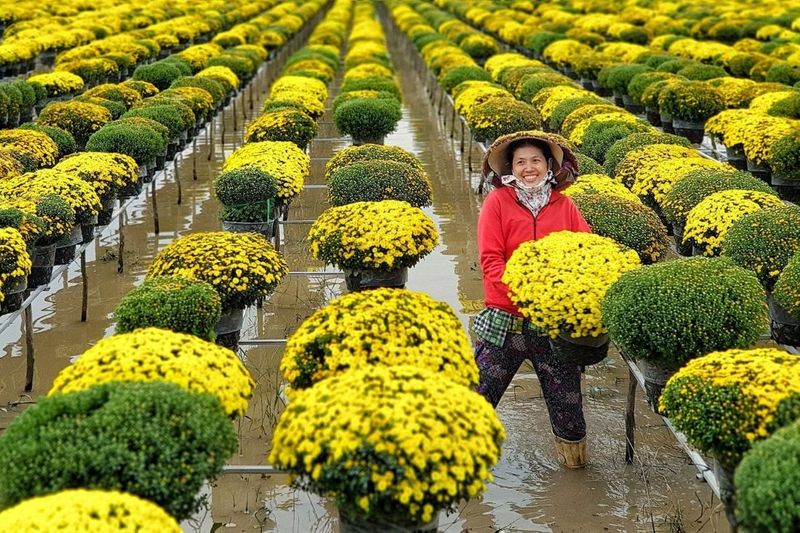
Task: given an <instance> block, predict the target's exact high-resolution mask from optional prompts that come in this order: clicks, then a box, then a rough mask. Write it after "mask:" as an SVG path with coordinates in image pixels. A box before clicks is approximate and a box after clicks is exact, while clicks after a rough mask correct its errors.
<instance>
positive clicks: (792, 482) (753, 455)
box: [734, 421, 800, 533]
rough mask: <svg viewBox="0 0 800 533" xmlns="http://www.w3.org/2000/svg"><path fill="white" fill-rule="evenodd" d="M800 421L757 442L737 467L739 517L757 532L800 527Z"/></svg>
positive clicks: (772, 532)
mask: <svg viewBox="0 0 800 533" xmlns="http://www.w3.org/2000/svg"><path fill="white" fill-rule="evenodd" d="M798 464H800V421H797V422H795V423H793V424H792V425H790V426H788V427H785V428H782V429H780V430H778V431H776V432H775V433H774V434H773V435H772V436H771V437H770V438H768V439H766V440H764V441H762V442H758V443H756V444H755V445H754V446H753V448H752V449H751V450H750V451H749V452H748V453H747V454H745V456H744V458H743V459H742V462H741V463H740V464H739V467H738V468H737V469H736V474H735V478H734V485H735V486H736V518H737V519H738V520H739V525H740V527H741V528H742V529H744V530H746V531H751V532H753V533H792V532H794V531H798V530H800V505H798V502H800V469H799V468H798V467H797V465H798Z"/></svg>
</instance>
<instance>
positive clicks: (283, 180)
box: [222, 141, 311, 203]
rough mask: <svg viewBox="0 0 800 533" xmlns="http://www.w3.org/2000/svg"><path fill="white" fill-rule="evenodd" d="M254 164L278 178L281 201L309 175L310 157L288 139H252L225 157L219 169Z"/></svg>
mask: <svg viewBox="0 0 800 533" xmlns="http://www.w3.org/2000/svg"><path fill="white" fill-rule="evenodd" d="M246 166H254V167H256V168H259V169H261V170H263V171H264V172H266V173H267V174H270V175H271V176H273V177H274V178H275V179H276V180H277V182H278V198H279V199H280V200H282V201H284V202H287V203H288V202H289V201H291V199H292V198H294V197H295V196H297V195H298V194H300V192H301V191H302V190H303V183H304V182H305V180H306V178H308V175H309V172H310V168H311V159H310V158H309V157H308V155H306V154H305V153H304V152H303V151H302V150H300V148H298V147H297V145H295V144H294V143H291V142H288V141H262V142H251V143H247V144H245V145H244V146H241V147H239V148H237V149H236V150H234V151H233V153H232V154H231V155H230V156H229V157H228V158H227V159H226V160H225V163H223V165H222V171H223V172H226V171H228V170H234V169H237V168H241V167H246Z"/></svg>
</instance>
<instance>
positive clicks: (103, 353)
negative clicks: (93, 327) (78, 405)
mask: <svg viewBox="0 0 800 533" xmlns="http://www.w3.org/2000/svg"><path fill="white" fill-rule="evenodd" d="M110 381H168V382H170V383H175V384H176V385H179V386H180V387H182V388H184V389H186V390H188V391H191V392H208V393H210V394H213V395H214V396H216V397H217V399H219V401H220V403H221V404H222V407H223V408H224V409H225V412H226V413H227V414H228V415H230V416H237V415H241V414H244V412H245V410H246V409H247V402H248V401H249V399H250V397H251V396H252V395H253V387H254V382H253V378H252V377H250V373H249V372H248V371H247V369H246V368H245V366H244V365H243V364H242V361H241V360H240V359H239V357H238V356H237V355H236V354H235V353H233V352H232V351H231V350H229V349H227V348H223V347H222V346H217V345H216V344H213V343H211V342H208V341H204V340H202V339H200V338H198V337H195V336H194V335H189V334H186V333H176V332H173V331H168V330H165V329H158V328H144V329H137V330H136V331H133V332H131V333H122V334H119V335H114V336H112V337H107V338H105V339H101V340H100V341H98V342H97V344H95V345H94V346H92V347H91V348H89V349H88V350H86V351H85V352H83V354H81V355H80V357H78V360H77V361H76V362H75V363H74V364H72V365H69V366H68V367H65V368H64V369H63V370H62V371H61V372H59V373H58V375H57V376H56V378H55V380H53V386H52V388H51V389H50V392H49V393H48V394H50V395H52V394H58V393H67V392H74V391H79V390H85V389H88V388H89V387H92V386H94V385H97V384H99V383H107V382H110Z"/></svg>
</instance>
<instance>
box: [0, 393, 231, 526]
mask: <svg viewBox="0 0 800 533" xmlns="http://www.w3.org/2000/svg"><path fill="white" fill-rule="evenodd" d="M236 442H237V441H236V433H235V431H234V429H233V425H232V424H231V421H230V419H229V418H228V417H227V416H226V415H225V412H224V411H223V409H222V406H221V405H220V403H219V400H217V399H216V398H215V397H214V396H212V395H210V394H198V393H189V392H186V391H184V390H183V389H181V388H180V387H178V386H177V385H173V384H171V383H163V382H149V383H125V382H112V383H108V384H105V385H98V386H95V387H92V388H90V389H88V390H85V391H81V392H73V393H69V394H56V395H53V396H48V397H45V398H41V399H40V400H39V402H38V403H37V404H36V405H34V406H33V407H31V408H30V409H28V410H26V411H25V412H24V413H22V414H21V415H19V416H18V417H17V418H16V419H15V420H14V421H13V422H12V423H11V425H10V426H9V427H8V429H6V430H5V432H4V433H3V435H2V436H0V506H3V507H6V506H9V505H14V504H15V503H17V502H19V501H21V500H24V499H27V498H32V497H35V496H42V495H45V494H51V493H54V492H58V491H60V490H63V489H72V488H87V489H106V490H119V491H122V492H128V493H130V494H134V495H136V496H140V497H142V498H144V499H146V500H150V501H152V502H154V503H156V504H158V505H160V506H161V507H162V508H163V509H164V510H165V511H167V512H168V513H169V514H170V515H172V516H173V517H175V518H176V519H178V520H182V519H186V518H188V517H189V516H191V514H192V513H193V512H195V511H196V510H197V509H198V508H199V506H200V503H201V501H202V499H201V498H197V493H198V491H199V490H200V488H201V487H202V485H203V482H204V481H205V480H207V479H209V478H211V477H213V476H214V475H215V474H216V473H218V472H219V471H220V470H221V469H222V466H223V465H224V464H225V460H226V459H227V458H228V457H229V456H230V455H231V454H232V453H233V451H234V450H235V449H236Z"/></svg>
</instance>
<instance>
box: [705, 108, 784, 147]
mask: <svg viewBox="0 0 800 533" xmlns="http://www.w3.org/2000/svg"><path fill="white" fill-rule="evenodd" d="M771 118H772V117H767V116H766V115H759V114H755V113H753V112H752V111H750V110H748V109H728V110H726V111H722V112H721V113H717V114H716V115H714V116H713V117H711V118H710V119H708V120H707V121H706V132H707V133H708V134H709V135H712V136H714V137H716V138H718V139H719V140H720V141H721V142H722V143H723V144H724V145H725V146H727V147H728V148H732V147H734V146H737V145H741V144H743V143H744V131H745V128H751V127H755V128H759V127H760V123H761V122H766V121H768V120H770V119H771Z"/></svg>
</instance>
